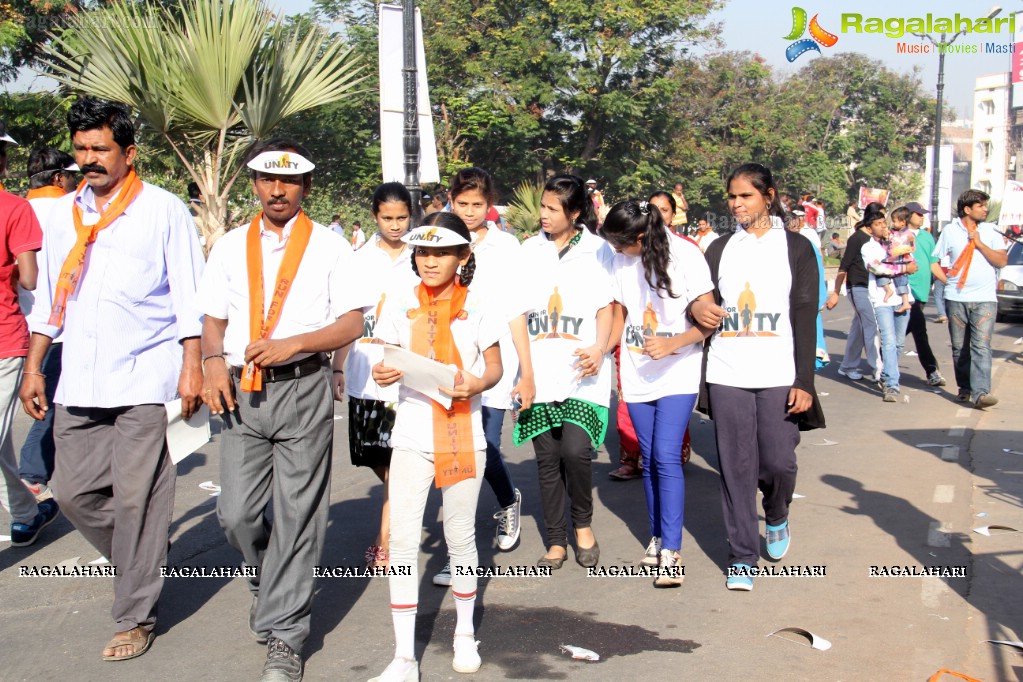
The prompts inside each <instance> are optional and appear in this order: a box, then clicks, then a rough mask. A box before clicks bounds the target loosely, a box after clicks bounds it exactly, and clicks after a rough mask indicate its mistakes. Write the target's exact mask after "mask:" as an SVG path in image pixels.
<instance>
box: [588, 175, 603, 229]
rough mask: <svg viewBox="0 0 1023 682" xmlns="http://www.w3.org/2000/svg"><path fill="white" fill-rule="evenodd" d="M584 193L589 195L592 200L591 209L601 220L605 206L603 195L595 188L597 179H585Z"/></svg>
mask: <svg viewBox="0 0 1023 682" xmlns="http://www.w3.org/2000/svg"><path fill="white" fill-rule="evenodd" d="M586 193H587V194H589V195H590V201H592V202H593V210H594V211H596V213H597V218H599V219H600V220H601V222H603V220H604V215H605V214H606V213H607V206H606V205H605V203H604V195H603V194H601V193H600V190H599V189H597V181H596V180H594V179H593V178H590V179H589V180H587V181H586Z"/></svg>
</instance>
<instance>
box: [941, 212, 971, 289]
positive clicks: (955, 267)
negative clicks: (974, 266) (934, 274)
mask: <svg viewBox="0 0 1023 682" xmlns="http://www.w3.org/2000/svg"><path fill="white" fill-rule="evenodd" d="M963 227H966V226H965V225H964V226H963ZM967 233H969V230H967ZM976 250H977V242H975V241H973V239H972V238H971V239H970V241H969V242H967V243H966V248H965V249H963V251H962V253H960V254H959V257H958V258H956V262H955V263H953V264H952V267H950V268H949V269H948V276H949V277H955V276H956V275H959V279H958V280H957V281H956V289H962V288H963V287H964V286H966V278H967V276H968V275H969V274H970V263H972V262H973V252H974V251H976ZM960 271H962V274H961V275H960V274H959V273H960Z"/></svg>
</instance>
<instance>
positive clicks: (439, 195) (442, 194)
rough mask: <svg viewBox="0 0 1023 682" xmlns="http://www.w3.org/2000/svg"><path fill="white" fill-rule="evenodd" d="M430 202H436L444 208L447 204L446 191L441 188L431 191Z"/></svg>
mask: <svg viewBox="0 0 1023 682" xmlns="http://www.w3.org/2000/svg"><path fill="white" fill-rule="evenodd" d="M431 201H436V202H438V203H439V204H440V205H441V206H444V205H445V204H447V203H448V191H447V190H446V189H444V188H443V187H442V188H440V189H435V190H434V191H433V199H431Z"/></svg>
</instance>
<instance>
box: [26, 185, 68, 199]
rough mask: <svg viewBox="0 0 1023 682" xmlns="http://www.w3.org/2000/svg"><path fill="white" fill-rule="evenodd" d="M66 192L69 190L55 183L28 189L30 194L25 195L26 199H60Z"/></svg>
mask: <svg viewBox="0 0 1023 682" xmlns="http://www.w3.org/2000/svg"><path fill="white" fill-rule="evenodd" d="M65 194H67V192H65V191H64V190H62V189H61V188H60V187H57V186H55V185H46V186H45V187H36V188H35V189H30V190H29V191H28V194H26V195H25V198H26V199H42V198H53V199H59V198H60V197H62V196H64V195H65Z"/></svg>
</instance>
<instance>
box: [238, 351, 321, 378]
mask: <svg viewBox="0 0 1023 682" xmlns="http://www.w3.org/2000/svg"><path fill="white" fill-rule="evenodd" d="M326 365H327V356H326V355H324V354H323V353H316V354H315V355H310V356H309V357H308V358H306V359H305V360H299V361H297V362H291V363H288V364H287V365H279V366H277V367H264V368H263V381H264V382H266V383H273V382H275V381H289V380H291V379H298V378H300V377H304V376H308V375H310V374H315V373H316V372H318V371H320V369H321V368H323V367H325V366H326ZM244 370H245V368H244V367H231V376H232V377H234V378H235V379H241V377H242V372H243V371H244Z"/></svg>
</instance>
